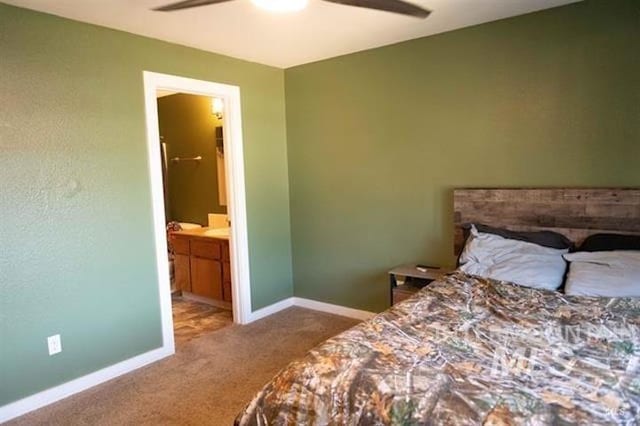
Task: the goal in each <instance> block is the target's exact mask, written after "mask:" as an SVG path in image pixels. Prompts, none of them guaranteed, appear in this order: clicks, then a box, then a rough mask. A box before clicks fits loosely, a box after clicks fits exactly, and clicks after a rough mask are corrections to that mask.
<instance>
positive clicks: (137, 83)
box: [0, 4, 292, 405]
mask: <svg viewBox="0 0 640 426" xmlns="http://www.w3.org/2000/svg"><path fill="white" fill-rule="evenodd" d="M143 70H150V71H156V72H163V73H168V74H175V75H182V76H187V77H193V78H198V79H204V80H210V81H217V82H222V83H230V84H235V85H239V86H240V90H241V96H242V113H243V120H244V121H243V127H244V128H243V132H244V152H245V168H246V185H247V209H248V226H249V229H248V234H249V244H250V256H251V278H252V283H251V286H252V304H253V308H254V309H257V308H260V307H262V306H265V305H269V304H271V303H273V302H276V301H278V300H280V299H283V298H286V297H289V296H291V294H292V282H291V249H290V231H289V222H290V221H289V207H288V206H289V190H288V179H287V173H288V172H287V159H286V155H287V153H286V128H285V106H284V73H283V71H282V70H280V69H276V68H272V67H267V66H262V65H258V64H253V63H249V62H244V61H240V60H236V59H232V58H229V57H224V56H219V55H214V54H210V53H206V52H203V51H198V50H195V49H189V48H186V47H182V46H178V45H172V44H168V43H164V42H160V41H156V40H152V39H148V38H144V37H138V36H134V35H131V34H127V33H124V32H119V31H113V30H108V29H105V28H101V27H97V26H92V25H87V24H81V23H77V22H73V21H69V20H65V19H61V18H57V17H53V16H50V15H46V14H41V13H35V12H31V11H27V10H24V9H18V8H14V7H9V6H6V5H2V4H0V75H1V76H2V78H0V97H1V100H0V105H1V106H0V108H1V109H0V111H1V112H0V159H1V164H0V182H2V187H1V189H0V194H1V196H2V198H1V204H0V215H1V217H2V225H1V226H0V241H1V242H2V244H1V248H0V271H1V273H0V405H3V404H5V403H8V402H10V401H14V400H16V399H18V398H21V397H24V396H27V395H30V394H33V393H34V392H37V391H41V390H43V389H46V388H49V387H52V386H54V385H58V384H60V383H63V382H66V381H68V380H70V379H74V378H76V377H79V376H82V375H85V374H87V373H90V372H93V371H95V370H97V369H99V368H102V367H106V366H108V365H111V364H114V363H116V362H119V361H121V360H124V359H127V358H130V357H132V356H134V355H137V354H140V353H143V352H146V351H148V350H150V349H153V348H157V347H159V346H160V344H161V333H160V314H159V306H158V294H157V293H158V291H157V286H156V272H155V266H154V247H153V234H152V222H151V196H150V191H149V178H148V172H147V154H146V139H145V117H144V99H143V85H142V71H143ZM54 333H61V335H62V346H63V349H64V350H63V352H62V353H61V354H59V355H56V356H53V357H49V356H48V354H47V346H46V337H47V336H49V335H52V334H54Z"/></svg>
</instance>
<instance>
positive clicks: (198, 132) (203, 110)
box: [158, 93, 227, 226]
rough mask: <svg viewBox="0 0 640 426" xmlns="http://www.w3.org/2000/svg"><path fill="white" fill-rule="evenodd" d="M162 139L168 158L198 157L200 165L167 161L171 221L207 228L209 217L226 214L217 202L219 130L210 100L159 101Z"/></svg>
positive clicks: (185, 96) (188, 97)
mask: <svg viewBox="0 0 640 426" xmlns="http://www.w3.org/2000/svg"><path fill="white" fill-rule="evenodd" d="M158 118H159V122H160V136H162V142H164V143H165V144H166V147H167V158H168V159H169V160H170V159H171V158H174V157H197V156H201V157H202V160H201V161H197V162H195V161H183V162H179V163H176V162H172V161H168V162H167V164H168V180H167V183H168V194H167V195H168V196H167V197H166V201H167V207H168V217H167V219H168V220H175V221H178V222H191V223H198V224H200V225H203V226H206V225H207V214H208V213H226V212H227V208H226V206H221V205H220V203H219V199H218V175H217V164H216V163H217V162H216V155H217V154H216V136H215V128H216V126H221V125H222V120H219V119H218V118H216V116H215V115H213V113H212V111H211V98H210V97H207V96H197V95H189V94H183V93H178V94H174V95H169V96H163V97H161V98H158Z"/></svg>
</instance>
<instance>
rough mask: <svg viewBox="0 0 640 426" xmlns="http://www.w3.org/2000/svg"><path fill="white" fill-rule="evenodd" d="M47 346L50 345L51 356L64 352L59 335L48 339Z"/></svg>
mask: <svg viewBox="0 0 640 426" xmlns="http://www.w3.org/2000/svg"><path fill="white" fill-rule="evenodd" d="M47 345H49V356H51V355H55V354H58V353H60V352H62V341H61V340H60V335H59V334H56V335H53V336H49V337H47Z"/></svg>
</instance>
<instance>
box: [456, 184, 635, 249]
mask: <svg viewBox="0 0 640 426" xmlns="http://www.w3.org/2000/svg"><path fill="white" fill-rule="evenodd" d="M453 210H454V215H453V217H454V219H453V222H454V228H455V235H454V250H455V253H456V255H457V254H459V253H460V252H461V251H462V248H463V247H462V246H463V244H464V233H463V225H465V224H469V223H482V224H485V225H490V226H497V227H502V228H507V229H510V230H513V231H540V230H551V231H555V232H559V233H561V234H564V235H566V236H567V237H568V238H569V239H571V240H572V241H573V242H574V243H576V244H580V243H581V242H582V241H583V240H584V239H585V238H586V237H587V236H589V235H591V234H595V233H599V232H614V233H619V234H640V188H584V189H580V188H521V189H515V188H514V189H499V188H493V189H492V188H490V189H466V188H465V189H454V191H453Z"/></svg>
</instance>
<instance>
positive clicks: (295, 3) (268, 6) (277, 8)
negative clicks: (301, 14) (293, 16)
mask: <svg viewBox="0 0 640 426" xmlns="http://www.w3.org/2000/svg"><path fill="white" fill-rule="evenodd" d="M251 2H252V3H253V4H255V5H256V6H258V7H259V8H260V9H264V10H268V11H269V12H276V13H286V12H297V11H299V10H302V9H304V8H305V7H306V6H307V2H308V0H251Z"/></svg>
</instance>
